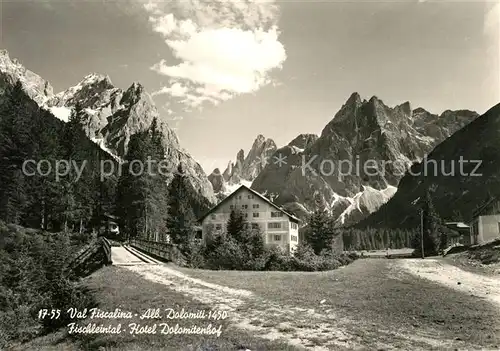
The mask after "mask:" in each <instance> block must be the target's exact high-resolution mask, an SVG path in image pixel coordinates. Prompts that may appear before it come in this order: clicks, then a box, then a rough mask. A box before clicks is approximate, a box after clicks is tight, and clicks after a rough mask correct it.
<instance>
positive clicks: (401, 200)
mask: <svg viewBox="0 0 500 351" xmlns="http://www.w3.org/2000/svg"><path fill="white" fill-rule="evenodd" d="M499 133H500V104H498V105H496V106H494V107H492V108H491V109H490V110H488V111H487V112H486V113H485V114H483V115H482V116H480V117H478V118H476V119H475V120H474V121H472V122H471V123H470V124H468V125H466V126H465V127H464V128H462V129H461V130H459V131H457V132H456V133H455V134H453V135H452V136H451V137H449V138H448V139H446V140H445V141H443V142H442V143H440V144H439V145H437V146H436V147H435V148H434V150H432V152H430V153H429V155H428V156H427V157H426V158H425V159H423V160H421V162H419V163H416V164H414V165H413V166H412V169H411V173H410V172H409V173H407V174H406V175H405V176H404V177H403V178H402V179H401V182H400V184H399V187H398V191H397V193H396V194H395V195H394V197H393V198H391V199H390V200H389V201H388V202H387V203H386V204H385V205H384V206H382V207H381V208H380V209H379V210H378V211H376V212H375V213H373V214H371V215H370V216H368V217H367V218H366V219H364V220H363V221H361V222H360V223H358V224H357V225H356V226H357V227H360V228H364V227H392V228H411V227H416V226H418V225H419V220H420V219H419V211H418V209H419V206H420V205H421V201H422V199H425V198H426V193H427V192H428V191H429V193H430V196H431V198H432V201H433V204H434V207H435V209H436V211H437V213H438V214H439V215H440V217H441V218H443V219H444V220H449V221H466V222H468V221H470V220H471V219H472V215H473V212H474V210H476V209H477V208H479V207H480V206H482V205H484V204H485V203H487V202H488V201H489V200H490V199H497V200H498V199H499V198H500V162H499V161H500V159H499V156H498V155H500V142H499V138H498V135H499Z"/></svg>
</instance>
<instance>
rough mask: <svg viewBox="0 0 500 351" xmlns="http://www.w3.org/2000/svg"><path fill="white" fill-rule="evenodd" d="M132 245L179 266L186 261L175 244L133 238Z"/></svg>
mask: <svg viewBox="0 0 500 351" xmlns="http://www.w3.org/2000/svg"><path fill="white" fill-rule="evenodd" d="M130 246H132V247H135V248H136V249H138V250H141V251H143V252H145V253H147V254H150V255H151V256H155V257H158V258H160V259H162V260H164V261H169V262H174V263H175V264H177V265H179V266H183V265H185V263H186V259H185V257H184V256H183V255H182V253H181V252H180V251H179V249H178V248H177V246H176V245H174V244H170V243H166V242H159V241H152V240H143V239H131V240H130Z"/></svg>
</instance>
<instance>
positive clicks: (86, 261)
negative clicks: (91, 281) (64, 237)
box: [64, 237, 113, 277]
mask: <svg viewBox="0 0 500 351" xmlns="http://www.w3.org/2000/svg"><path fill="white" fill-rule="evenodd" d="M112 263H113V261H112V260H111V244H110V242H109V241H108V239H106V238H104V237H100V238H98V239H96V240H94V241H92V242H91V243H90V244H88V245H87V246H86V247H85V248H84V249H82V250H81V251H80V252H79V253H78V254H77V255H76V256H75V257H74V258H73V259H72V260H71V261H70V262H69V263H68V264H67V266H66V267H65V270H64V273H65V275H66V276H76V277H82V276H86V275H88V274H90V273H92V272H93V271H95V270H97V269H99V268H100V267H102V266H104V265H110V264H112Z"/></svg>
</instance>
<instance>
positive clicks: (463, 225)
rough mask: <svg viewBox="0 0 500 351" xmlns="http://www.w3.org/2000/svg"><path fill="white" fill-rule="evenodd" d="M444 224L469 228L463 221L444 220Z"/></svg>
mask: <svg viewBox="0 0 500 351" xmlns="http://www.w3.org/2000/svg"><path fill="white" fill-rule="evenodd" d="M445 224H446V225H449V226H453V227H456V228H470V226H469V225H467V224H465V223H464V222H446V223H445Z"/></svg>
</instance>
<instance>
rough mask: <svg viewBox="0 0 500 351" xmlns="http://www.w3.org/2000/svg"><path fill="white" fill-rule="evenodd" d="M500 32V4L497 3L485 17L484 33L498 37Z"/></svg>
mask: <svg viewBox="0 0 500 351" xmlns="http://www.w3.org/2000/svg"><path fill="white" fill-rule="evenodd" d="M499 30H500V2H497V3H495V4H494V5H493V6H492V7H491V8H490V9H489V10H488V11H487V12H486V14H485V16H484V33H485V34H487V35H488V34H491V35H498V34H499Z"/></svg>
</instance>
